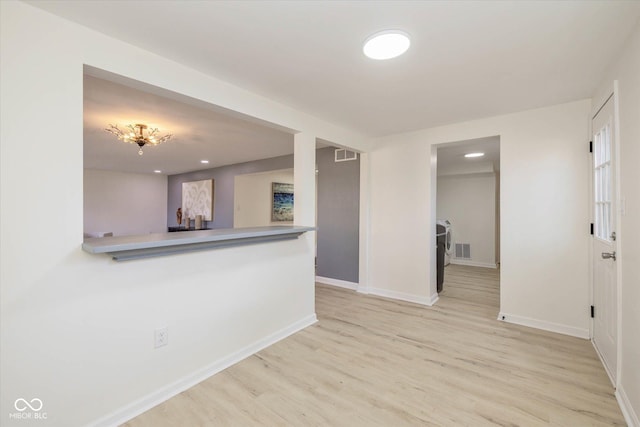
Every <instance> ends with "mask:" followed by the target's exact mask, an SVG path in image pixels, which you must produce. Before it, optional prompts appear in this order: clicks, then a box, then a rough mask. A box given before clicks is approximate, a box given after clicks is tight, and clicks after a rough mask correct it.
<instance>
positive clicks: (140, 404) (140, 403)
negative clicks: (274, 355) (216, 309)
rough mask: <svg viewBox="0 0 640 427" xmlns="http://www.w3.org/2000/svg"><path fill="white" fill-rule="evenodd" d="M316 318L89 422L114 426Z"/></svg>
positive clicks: (314, 319)
mask: <svg viewBox="0 0 640 427" xmlns="http://www.w3.org/2000/svg"><path fill="white" fill-rule="evenodd" d="M317 321H318V319H317V317H316V315H315V313H314V314H311V315H309V316H307V317H305V318H303V319H300V320H298V321H297V322H295V323H293V324H291V325H289V326H287V327H286V328H283V329H280V330H279V331H276V332H274V333H273V334H271V335H268V336H266V337H264V338H262V339H260V340H258V341H256V342H254V343H253V344H250V345H248V346H246V347H244V348H242V349H240V350H238V351H236V352H235V353H232V354H230V355H229V356H226V357H223V358H222V359H220V360H217V361H215V362H213V363H211V364H210V365H208V366H205V367H204V368H202V369H199V370H197V371H195V372H193V373H192V374H190V375H187V376H185V377H183V378H181V379H179V380H178V381H175V382H173V383H171V384H168V385H166V386H165V387H162V388H161V389H158V390H156V391H154V392H152V393H150V394H149V395H147V396H145V397H143V398H141V399H138V400H137V401H134V402H132V403H130V404H129V405H126V406H124V407H122V408H120V409H118V410H116V411H115V412H113V413H112V414H109V415H107V416H105V417H103V418H101V419H99V420H97V421H95V422H94V423H92V424H91V425H92V426H95V427H102V426H105V427H107V426H109V427H110V426H118V425H121V424H123V423H125V422H127V421H129V420H131V419H133V418H135V417H136V416H138V415H140V414H142V413H143V412H146V411H148V410H149V409H151V408H153V407H154V406H157V405H159V404H161V403H162V402H165V401H166V400H169V399H170V398H172V397H173V396H175V395H177V394H180V393H182V392H183V391H185V390H187V389H189V388H191V387H193V386H194V385H196V384H198V383H200V382H202V381H204V380H206V379H207V378H209V377H211V376H212V375H215V374H217V373H218V372H220V371H222V370H224V369H226V368H228V367H229V366H231V365H234V364H236V363H238V362H240V361H241V360H243V359H246V358H247V357H249V356H251V355H253V354H255V353H257V352H259V351H260V350H262V349H264V348H267V347H269V346H270V345H272V344H275V343H276V342H278V341H280V340H282V339H284V338H286V337H288V336H289V335H293V334H294V333H296V332H298V331H300V330H302V329H304V328H306V327H307V326H311V325H313V324H314V323H316V322H317Z"/></svg>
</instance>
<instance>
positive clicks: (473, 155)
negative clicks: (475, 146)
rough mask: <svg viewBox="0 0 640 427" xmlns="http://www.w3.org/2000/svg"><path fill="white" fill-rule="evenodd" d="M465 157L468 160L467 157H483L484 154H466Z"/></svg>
mask: <svg viewBox="0 0 640 427" xmlns="http://www.w3.org/2000/svg"><path fill="white" fill-rule="evenodd" d="M464 156H465V157H467V158H469V157H482V156H484V153H468V154H465V155H464Z"/></svg>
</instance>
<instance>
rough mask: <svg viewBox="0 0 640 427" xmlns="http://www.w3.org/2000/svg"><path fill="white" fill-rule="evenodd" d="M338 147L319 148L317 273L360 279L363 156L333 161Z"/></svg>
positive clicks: (338, 277)
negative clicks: (350, 159)
mask: <svg viewBox="0 0 640 427" xmlns="http://www.w3.org/2000/svg"><path fill="white" fill-rule="evenodd" d="M334 152H335V149H334V148H332V147H328V148H322V149H320V150H317V151H316V164H317V168H318V205H317V206H318V233H317V241H318V259H317V269H316V274H317V275H318V276H322V277H328V278H332V279H339V280H345V281H347V282H353V283H358V264H359V263H358V260H359V223H360V157H359V156H358V159H357V160H353V161H349V162H338V163H336V162H335V161H334Z"/></svg>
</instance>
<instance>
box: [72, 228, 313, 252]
mask: <svg viewBox="0 0 640 427" xmlns="http://www.w3.org/2000/svg"><path fill="white" fill-rule="evenodd" d="M314 230H315V227H303V226H295V225H291V226H269V227H248V228H228V229H217V230H196V231H184V232H181V233H153V234H141V235H132V236H112V237H100V238H87V239H85V240H84V243H83V244H82V249H83V250H84V251H85V252H89V253H91V254H108V255H109V256H111V257H112V258H113V259H114V260H115V261H127V260H132V259H137V258H149V257H156V256H163V255H171V254H178V253H185V252H193V251H201V250H207V249H215V248H222V247H230V246H241V245H253V244H258V243H267V242H277V241H282V240H291V239H297V238H298V237H299V236H300V235H301V234H302V233H305V232H307V231H314Z"/></svg>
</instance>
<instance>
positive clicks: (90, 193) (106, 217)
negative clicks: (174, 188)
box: [83, 169, 167, 236]
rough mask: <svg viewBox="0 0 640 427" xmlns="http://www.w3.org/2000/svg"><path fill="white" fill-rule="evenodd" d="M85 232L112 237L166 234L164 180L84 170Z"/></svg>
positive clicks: (153, 177) (159, 177)
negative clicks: (110, 235)
mask: <svg viewBox="0 0 640 427" xmlns="http://www.w3.org/2000/svg"><path fill="white" fill-rule="evenodd" d="M83 199H84V232H85V233H87V232H88V233H91V232H98V231H111V232H113V235H114V236H122V235H128V234H146V233H164V232H166V231H167V177H166V176H165V175H155V174H154V175H150V174H137V173H124V172H113V171H103V170H95V169H85V170H84V189H83Z"/></svg>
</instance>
